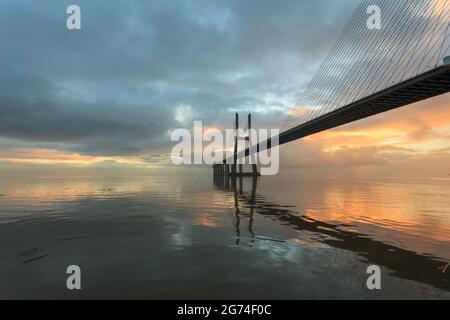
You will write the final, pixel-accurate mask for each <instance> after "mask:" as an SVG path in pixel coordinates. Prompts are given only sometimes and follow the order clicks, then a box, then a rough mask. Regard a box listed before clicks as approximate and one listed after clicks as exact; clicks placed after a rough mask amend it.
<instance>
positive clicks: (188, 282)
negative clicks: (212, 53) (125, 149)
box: [0, 170, 450, 299]
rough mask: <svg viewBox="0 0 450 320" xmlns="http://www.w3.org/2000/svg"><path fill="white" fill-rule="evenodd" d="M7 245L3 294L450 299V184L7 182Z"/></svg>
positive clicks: (2, 256) (2, 198)
mask: <svg viewBox="0 0 450 320" xmlns="http://www.w3.org/2000/svg"><path fill="white" fill-rule="evenodd" d="M0 248H1V250H0V298H64V299H65V298H74V299H76V298H158V299H163V298H181V299H187V298H192V299H194V298H208V299H215V298H231V299H241V298H242V299H247V298H248V299H260V298H269V299H282V298H286V299H303V298H313V299H315V298H344V299H350V298H351V299H393V298H414V299H415V298H420V299H428V298H440V299H449V298H450V282H449V280H450V268H448V269H446V270H445V266H446V265H447V264H448V263H449V261H450V180H445V179H443V180H432V179H428V180H427V179H421V180H414V179H402V180H394V179H392V180H388V179H384V180H383V179H378V180H374V179H363V178H360V179H338V178H303V177H300V176H289V175H280V176H277V177H263V178H261V179H258V181H253V180H252V179H251V178H247V179H245V180H244V181H243V182H242V184H241V183H240V182H239V181H237V182H236V185H235V186H234V184H233V183H232V182H231V183H230V184H229V185H227V184H226V183H224V182H223V181H213V179H212V176H211V172H210V171H209V170H208V171H205V172H201V173H198V175H196V176H192V175H191V176H188V175H186V176H182V177H175V176H161V177H160V176H158V177H154V176H153V177H138V178H80V177H78V178H76V177H72V178H69V177H68V178H59V179H48V178H2V183H1V185H0ZM73 264H75V265H79V266H80V267H81V270H82V290H81V291H78V292H72V291H68V290H67V289H66V277H67V275H66V273H65V272H66V268H67V266H69V265H73ZM370 264H376V265H379V266H380V267H381V268H382V290H381V291H369V290H368V289H367V287H366V279H367V274H366V268H367V266H368V265H370ZM444 271H445V272H444Z"/></svg>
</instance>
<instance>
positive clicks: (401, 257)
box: [214, 176, 450, 292]
mask: <svg viewBox="0 0 450 320" xmlns="http://www.w3.org/2000/svg"><path fill="white" fill-rule="evenodd" d="M244 179H247V180H248V181H251V190H250V191H248V190H244ZM214 184H215V186H216V188H218V189H220V190H223V191H224V192H227V193H231V194H232V196H233V198H234V207H235V228H236V244H237V245H239V244H240V241H241V230H243V228H244V227H243V225H242V218H243V217H244V216H247V217H248V225H247V228H248V231H249V233H250V235H251V237H250V241H251V242H255V240H256V239H258V238H261V239H264V238H262V237H258V235H257V232H255V231H254V227H255V226H254V215H255V214H259V215H262V216H265V217H268V218H271V219H272V220H273V221H276V222H279V223H280V224H283V225H285V226H289V227H291V228H293V229H295V230H298V231H308V232H312V233H314V234H316V235H320V236H321V237H318V238H317V241H319V242H321V243H322V244H325V245H327V246H329V247H333V248H336V249H343V250H349V251H351V252H354V253H356V254H357V255H358V256H360V257H361V258H363V259H365V260H367V264H375V265H379V266H383V267H385V268H387V269H390V270H391V273H390V274H391V275H392V276H395V277H398V278H401V279H405V280H413V281H417V282H421V283H425V284H428V285H431V286H433V287H436V288H439V289H441V290H445V291H449V292H450V272H448V270H447V269H449V268H450V267H449V265H448V262H446V261H444V260H443V259H441V258H439V257H434V256H431V255H423V254H418V253H416V252H414V251H410V250H407V249H403V248H400V247H397V246H394V245H391V244H387V243H384V242H382V241H379V240H376V239H372V238H371V237H370V236H369V235H365V234H362V233H358V232H354V231H348V230H344V229H347V228H348V227H349V226H348V225H344V224H342V225H336V224H330V223H327V222H321V221H319V220H316V219H312V218H311V217H307V216H305V215H302V214H301V213H299V212H296V211H294V210H293V209H291V208H290V207H289V206H283V205H280V204H275V203H272V202H269V201H267V200H266V199H265V198H264V197H263V196H260V195H258V194H257V185H258V177H248V178H246V177H224V176H215V177H214ZM246 185H247V184H246ZM243 209H249V210H248V215H244V214H243V212H242V211H243ZM275 241H278V240H275Z"/></svg>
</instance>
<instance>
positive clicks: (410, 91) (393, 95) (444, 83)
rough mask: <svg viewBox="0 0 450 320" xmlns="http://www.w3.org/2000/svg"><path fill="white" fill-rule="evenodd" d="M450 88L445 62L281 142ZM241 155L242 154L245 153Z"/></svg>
mask: <svg viewBox="0 0 450 320" xmlns="http://www.w3.org/2000/svg"><path fill="white" fill-rule="evenodd" d="M449 91H450V65H444V66H441V67H438V68H436V69H433V70H430V71H428V72H426V73H423V74H421V75H419V76H416V77H414V78H411V79H408V80H406V81H404V82H401V83H398V84H396V85H394V86H392V87H389V88H388V89H385V90H383V91H380V92H378V93H375V94H373V95H371V96H368V97H366V98H363V99H361V100H358V101H356V102H353V103H351V104H349V105H347V106H344V107H342V108H339V109H337V110H335V111H332V112H330V113H327V114H325V115H323V116H320V117H318V118H316V119H314V120H311V121H309V122H306V123H304V124H302V125H299V126H297V127H295V128H292V129H290V130H287V131H285V132H282V133H281V134H280V136H279V144H280V145H282V144H285V143H288V142H291V141H294V140H297V139H301V138H304V137H306V136H309V135H312V134H315V133H318V132H321V131H324V130H328V129H331V128H335V127H338V126H341V125H344V124H347V123H350V122H354V121H357V120H360V119H364V118H367V117H370V116H373V115H376V114H379V113H382V112H386V111H389V110H393V109H396V108H400V107H403V106H406V105H409V104H412V103H415V102H419V101H422V100H426V99H429V98H432V97H435V96H438V95H442V94H445V93H447V92H449ZM266 148H269V149H270V148H271V142H270V141H268V142H267V144H265V143H264V144H260V145H258V149H257V150H258V151H262V150H264V149H266ZM248 155H249V149H247V150H245V156H248ZM238 156H242V153H240V154H239V155H238Z"/></svg>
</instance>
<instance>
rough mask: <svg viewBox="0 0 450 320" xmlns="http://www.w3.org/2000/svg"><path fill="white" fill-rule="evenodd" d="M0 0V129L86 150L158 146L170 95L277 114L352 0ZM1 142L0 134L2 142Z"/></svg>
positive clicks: (262, 120) (210, 114)
mask: <svg viewBox="0 0 450 320" xmlns="http://www.w3.org/2000/svg"><path fill="white" fill-rule="evenodd" d="M72 2H73V1H56V0H53V1H50V0H43V1H25V0H24V1H10V0H5V1H2V3H1V4H0V41H1V42H2V50H1V51H0V59H1V61H2V66H1V67H0V137H3V138H11V139H17V140H20V141H21V143H29V144H30V145H34V146H35V145H45V144H47V145H57V146H58V148H60V149H64V150H70V151H76V152H80V153H84V154H93V155H127V154H144V153H148V152H156V153H159V152H162V151H161V150H162V149H164V148H165V147H166V148H167V147H168V146H169V140H168V136H167V131H168V130H171V129H173V128H176V127H178V126H180V123H178V122H177V121H176V119H175V113H176V110H177V108H178V107H179V106H181V105H188V106H190V108H191V110H192V113H193V115H195V117H196V118H197V119H198V120H204V121H205V122H206V123H207V124H214V125H225V126H230V125H231V123H232V113H233V110H243V111H253V112H254V113H256V114H255V118H256V119H257V121H258V124H259V126H278V125H279V124H280V123H281V122H282V120H284V117H285V114H284V113H283V109H286V108H288V107H291V106H293V105H294V103H295V100H296V97H297V94H298V93H299V92H300V90H301V87H302V86H303V85H304V84H305V83H306V81H307V80H308V79H309V78H310V77H311V76H312V73H313V72H314V70H315V69H316V68H317V64H318V62H319V60H320V58H321V57H322V56H323V55H324V54H325V53H326V51H327V49H328V48H329V47H330V46H331V44H332V42H333V40H334V39H335V38H336V36H337V34H338V32H339V30H340V29H342V27H343V25H344V24H345V22H346V17H348V16H349V15H350V14H351V13H352V12H353V10H354V9H355V6H356V4H357V3H358V1H357V0H351V1H350V0H349V1H346V2H344V3H343V2H342V1H336V0H328V1H327V0H319V1H298V0H291V1H273V0H258V1H257V0H252V1H241V0H230V1H206V0H196V1H181V0H178V1H162V0H153V1H139V0H136V1H120V2H118V1H114V2H112V1H87V0H79V1H76V3H77V4H78V5H80V7H81V9H82V30H81V31H68V30H67V29H66V28H65V19H66V14H65V9H66V7H67V6H68V5H69V4H72ZM0 147H1V146H0Z"/></svg>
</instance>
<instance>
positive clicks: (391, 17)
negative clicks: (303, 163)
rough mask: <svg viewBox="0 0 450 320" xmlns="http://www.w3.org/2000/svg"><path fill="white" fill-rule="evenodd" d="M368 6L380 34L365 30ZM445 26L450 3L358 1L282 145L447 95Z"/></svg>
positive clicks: (449, 64)
mask: <svg viewBox="0 0 450 320" xmlns="http://www.w3.org/2000/svg"><path fill="white" fill-rule="evenodd" d="M373 6H376V7H377V8H379V9H380V10H379V13H380V15H379V18H380V22H381V23H380V28H371V27H370V26H369V24H368V19H376V18H377V17H376V16H371V11H370V8H373ZM368 9H369V10H368ZM449 22H450V0H395V1H393V0H363V1H362V2H361V4H360V5H359V6H358V8H357V10H356V11H355V13H354V14H353V16H351V17H350V19H349V22H348V24H347V25H346V27H345V28H344V30H343V31H342V33H341V34H340V36H339V38H338V39H337V40H336V42H335V43H334V45H333V46H332V48H331V50H330V52H329V53H328V55H327V56H326V57H325V59H324V60H323V62H322V64H321V65H320V67H319V69H318V70H317V72H316V73H315V75H314V77H313V78H312V80H311V81H310V83H309V84H308V85H307V87H306V88H305V90H304V91H303V92H302V94H301V95H300V97H299V99H298V102H297V104H296V106H295V108H292V109H291V110H289V112H288V114H289V116H288V118H287V119H286V121H285V122H284V124H283V125H282V126H281V130H280V132H281V133H280V135H279V137H278V138H279V144H280V145H282V144H285V143H288V142H291V141H294V140H297V139H300V138H304V137H306V136H308V135H311V134H315V133H318V132H321V131H324V130H327V129H331V128H335V127H338V126H341V125H344V124H347V123H350V122H353V121H357V120H360V119H364V118H367V117H370V116H373V115H376V114H379V113H382V112H386V111H389V110H392V109H396V108H399V107H403V106H406V105H410V104H413V103H416V102H419V101H423V100H426V99H429V98H432V97H435V96H438V95H442V94H445V93H447V92H449V90H450V58H446V57H447V56H448V55H449V54H450V52H449V49H450V39H449V37H450V30H449V27H450V25H449ZM271 147H272V141H271V140H269V141H266V142H263V143H260V144H259V145H257V146H253V147H252V148H248V149H246V150H241V151H239V152H237V153H236V154H235V156H234V158H235V159H237V158H242V157H244V156H249V155H250V154H251V153H253V152H259V151H262V150H263V149H267V148H271ZM228 163H231V162H228ZM234 163H235V162H234Z"/></svg>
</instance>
